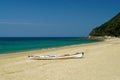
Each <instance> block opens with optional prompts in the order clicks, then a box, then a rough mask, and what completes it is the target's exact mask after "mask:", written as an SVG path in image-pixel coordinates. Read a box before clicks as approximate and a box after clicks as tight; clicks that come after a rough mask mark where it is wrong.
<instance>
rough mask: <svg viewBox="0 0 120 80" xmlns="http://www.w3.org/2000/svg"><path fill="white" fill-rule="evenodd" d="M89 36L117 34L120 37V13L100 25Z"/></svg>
mask: <svg viewBox="0 0 120 80" xmlns="http://www.w3.org/2000/svg"><path fill="white" fill-rule="evenodd" d="M89 36H115V37H120V13H118V14H117V15H116V16H115V17H113V18H112V19H110V20H109V21H107V22H105V23H104V24H102V25H101V26H99V27H96V28H94V29H93V30H92V31H91V32H90V34H89Z"/></svg>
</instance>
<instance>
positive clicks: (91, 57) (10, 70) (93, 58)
mask: <svg viewBox="0 0 120 80" xmlns="http://www.w3.org/2000/svg"><path fill="white" fill-rule="evenodd" d="M76 52H84V53H85V56H84V58H81V59H62V60H29V59H28V57H27V56H28V55H30V54H32V55H48V54H50V55H62V54H65V53H70V54H72V53H76ZM119 61H120V39H109V40H105V41H103V42H96V43H89V44H82V45H73V46H66V47H59V48H52V49H44V50H33V51H26V52H17V53H11V54H1V55H0V80H120V63H119Z"/></svg>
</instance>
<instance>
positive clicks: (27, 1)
mask: <svg viewBox="0 0 120 80" xmlns="http://www.w3.org/2000/svg"><path fill="white" fill-rule="evenodd" d="M119 12H120V0H0V37H85V36H88V34H89V33H90V32H91V30H92V29H93V28H95V27H97V26H100V25H101V24H103V23H104V22H106V21H108V20H109V19H111V18H112V17H114V16H115V15H116V14H118V13H119Z"/></svg>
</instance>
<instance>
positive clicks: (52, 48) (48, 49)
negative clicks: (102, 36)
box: [0, 39, 104, 55]
mask: <svg viewBox="0 0 120 80" xmlns="http://www.w3.org/2000/svg"><path fill="white" fill-rule="evenodd" d="M91 40H94V39H91ZM103 41H104V40H100V41H97V42H90V43H82V44H73V45H65V46H57V47H50V48H41V49H31V50H21V51H15V52H6V53H0V55H10V54H18V53H25V52H31V51H51V50H56V49H63V48H69V47H76V46H82V45H87V44H92V43H99V42H103Z"/></svg>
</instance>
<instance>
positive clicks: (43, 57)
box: [28, 52, 84, 60]
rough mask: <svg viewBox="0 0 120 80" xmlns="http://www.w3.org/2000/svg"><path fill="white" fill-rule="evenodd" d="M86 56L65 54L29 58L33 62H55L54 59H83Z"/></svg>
mask: <svg viewBox="0 0 120 80" xmlns="http://www.w3.org/2000/svg"><path fill="white" fill-rule="evenodd" d="M83 56H84V52H80V53H75V54H69V55H68V54H67V55H66V54H64V55H62V56H57V55H45V56H32V55H30V56H28V58H29V59H31V60H54V59H77V58H82V57H83Z"/></svg>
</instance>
